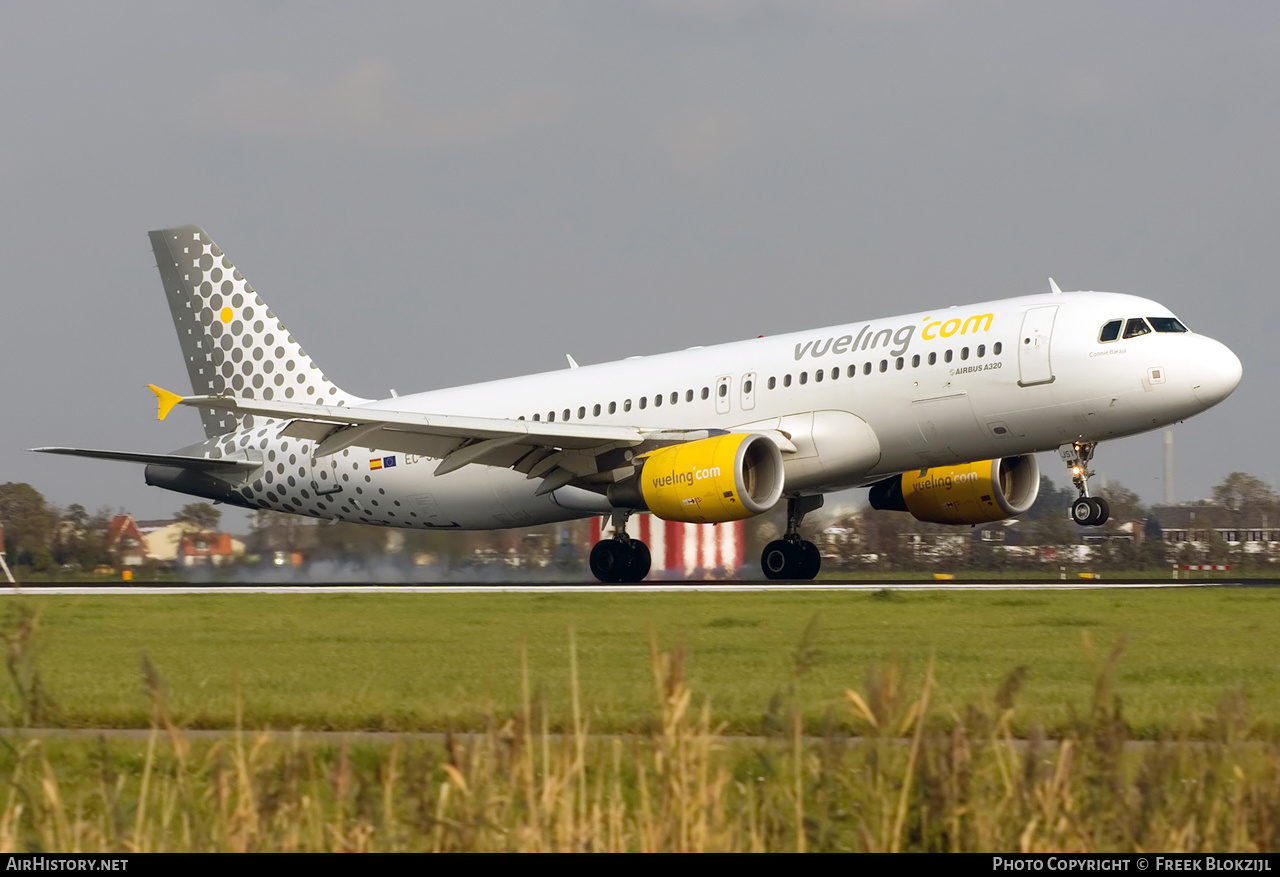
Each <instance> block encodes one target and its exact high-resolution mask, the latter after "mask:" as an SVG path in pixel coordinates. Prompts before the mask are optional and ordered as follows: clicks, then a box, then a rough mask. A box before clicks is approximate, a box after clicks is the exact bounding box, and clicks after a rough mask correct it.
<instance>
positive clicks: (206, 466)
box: [31, 448, 262, 472]
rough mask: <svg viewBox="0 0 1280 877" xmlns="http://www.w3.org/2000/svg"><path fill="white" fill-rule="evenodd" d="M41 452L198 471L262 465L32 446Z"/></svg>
mask: <svg viewBox="0 0 1280 877" xmlns="http://www.w3.org/2000/svg"><path fill="white" fill-rule="evenodd" d="M31 450H33V451H36V452H37V453H41V454H60V455H62V456H64V457H88V458H89V459H91V460H117V461H120V462H123V463H142V464H144V465H155V466H173V467H175V468H180V469H195V470H196V471H200V472H216V471H219V470H221V471H223V472H226V471H234V470H242V471H248V470H250V469H257V468H259V467H261V466H262V461H261V460H258V461H256V462H255V461H252V460H245V459H243V458H242V459H226V458H223V459H214V458H212V457H192V456H188V455H186V454H148V453H142V452H137V451H100V450H96V449H94V448H32V449H31Z"/></svg>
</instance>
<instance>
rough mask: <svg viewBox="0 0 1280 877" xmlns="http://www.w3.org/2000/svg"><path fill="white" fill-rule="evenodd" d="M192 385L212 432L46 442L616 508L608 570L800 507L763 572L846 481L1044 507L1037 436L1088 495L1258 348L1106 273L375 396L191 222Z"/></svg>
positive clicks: (180, 470)
mask: <svg viewBox="0 0 1280 877" xmlns="http://www.w3.org/2000/svg"><path fill="white" fill-rule="evenodd" d="M150 239H151V246H152V249H153V251H154V253H155V257H156V265H157V268H158V269H159V273H160V278H161V281H162V284H163V287H164V293H165V297H166V299H167V300H168V302H169V308H170V310H171V312H172V315H173V321H174V326H175V328H176V329H177V332H178V340H179V342H180V346H181V349H182V355H183V358H184V359H185V361H186V366H187V373H188V376H189V377H190V380H191V386H192V392H193V395H190V396H181V395H178V394H176V393H173V392H170V391H168V390H165V389H163V388H161V387H158V386H155V385H151V387H150V388H151V390H152V392H154V393H155V395H156V397H157V400H158V416H159V419H160V420H164V419H165V417H166V416H167V415H168V414H169V412H170V411H171V410H172V409H173V408H174V407H176V406H178V405H184V406H189V407H192V408H195V409H197V410H198V411H199V413H200V418H201V421H202V423H203V426H204V432H205V437H204V440H203V441H199V442H196V443H194V444H190V445H187V446H185V447H182V448H179V449H178V450H176V451H174V452H172V453H168V454H159V453H143V452H128V451H110V450H95V449H90V448H69V447H43V448H33V449H32V450H35V451H38V452H42V453H49V454H63V455H70V456H77V457H88V458H92V459H104V460H117V461H125V462H132V463H141V464H144V465H145V466H146V469H145V479H146V483H147V484H149V485H153V486H156V487H162V488H165V489H168V490H173V491H177V492H179V493H184V494H189V495H191V496H197V497H201V498H204V499H209V500H213V501H214V502H221V503H227V504H230V505H236V506H243V507H245V508H249V509H273V510H276V511H281V512H289V513H293V514H297V515H306V516H310V517H315V518H322V519H327V520H334V521H354V522H360V523H365V524H375V525H382V526H387V527H410V528H423V529H446V530H448V529H456V530H483V529H499V528H508V527H519V526H529V525H536V524H545V523H551V522H557V521H565V520H571V519H576V518H586V517H594V516H603V517H606V518H608V519H609V520H610V521H611V522H612V524H613V529H614V533H613V536H612V538H607V539H604V540H602V541H600V542H599V543H598V544H597V545H596V546H595V547H594V548H593V550H592V552H591V556H590V568H591V572H592V574H593V575H594V576H595V577H596V578H597V579H599V580H600V581H602V582H608V583H621V582H639V581H641V580H642V579H644V577H645V576H646V575H647V574H648V572H649V568H650V565H651V558H650V554H649V549H648V547H647V546H646V545H645V544H644V543H643V542H642V541H640V540H638V539H634V538H631V537H630V536H629V535H628V534H627V529H626V523H627V520H628V518H629V517H630V516H631V515H633V514H636V513H638V512H646V511H647V512H650V513H652V514H654V515H656V516H657V517H659V518H662V519H664V520H671V521H683V522H690V523H700V524H708V525H714V524H717V523H723V522H728V521H735V520H740V519H745V518H750V517H753V516H755V515H760V514H763V513H765V512H767V511H769V510H770V509H772V508H774V507H775V506H776V505H778V504H779V503H782V502H784V501H785V504H786V511H787V524H786V531H785V533H784V534H783V535H782V536H781V538H779V539H776V540H774V541H772V542H770V543H769V544H768V545H767V546H766V547H765V548H764V551H763V552H762V555H761V559H760V566H761V569H762V571H763V573H764V575H765V577H766V578H769V579H776V580H806V579H812V578H814V577H815V576H816V575H817V574H818V571H819V567H820V565H821V557H820V555H819V553H818V550H817V548H816V547H815V546H814V545H813V543H812V542H809V541H807V540H805V539H803V538H801V536H800V526H801V523H802V521H803V520H804V517H805V516H806V515H807V514H809V513H811V512H813V511H814V510H816V509H818V508H820V507H821V506H822V503H823V496H824V494H826V493H830V492H832V491H838V490H846V489H849V488H856V487H867V488H869V489H870V492H869V500H870V504H871V506H872V507H873V508H875V509H878V510H883V511H887V512H888V511H897V512H907V513H910V514H911V515H913V516H915V517H916V518H918V519H920V520H922V521H932V522H937V523H945V524H957V525H963V524H977V523H984V522H988V521H996V520H1002V519H1005V518H1011V517H1015V516H1017V515H1020V514H1023V513H1025V512H1026V511H1027V510H1028V509H1030V508H1031V506H1032V504H1033V503H1034V502H1035V500H1036V496H1037V493H1038V491H1039V486H1040V470H1039V465H1038V463H1037V461H1036V457H1035V456H1034V455H1035V454H1036V453H1038V452H1044V451H1053V450H1055V449H1056V450H1057V451H1058V454H1059V456H1060V457H1061V459H1062V461H1063V462H1064V463H1065V464H1066V466H1067V467H1068V470H1069V473H1070V477H1071V480H1072V482H1073V484H1074V485H1075V487H1076V489H1077V491H1078V493H1079V497H1078V498H1077V499H1076V500H1075V501H1074V502H1073V503H1072V505H1071V508H1070V516H1071V519H1072V520H1073V521H1075V522H1076V523H1077V524H1081V525H1100V524H1103V523H1105V522H1106V521H1107V519H1108V517H1109V514H1110V511H1109V508H1108V506H1107V502H1106V500H1105V499H1104V498H1102V497H1098V496H1093V495H1092V494H1091V493H1090V491H1089V477H1090V475H1091V474H1093V473H1092V472H1091V471H1090V469H1089V463H1090V460H1091V459H1092V457H1093V455H1094V452H1095V450H1096V448H1097V445H1098V443H1099V442H1102V441H1105V440H1109V439H1115V438H1120V437H1123V436H1129V435H1135V434H1137V433H1142V432H1146V431H1148V430H1153V429H1158V428H1160V427H1163V426H1167V425H1169V424H1171V423H1175V422H1177V421H1181V420H1184V419H1186V418H1188V417H1191V416H1192V415H1195V414H1198V413H1200V412H1201V411H1204V410H1206V409H1208V408H1210V407H1212V406H1214V405H1216V404H1217V403H1219V402H1221V401H1222V400H1223V399H1225V398H1226V397H1227V396H1229V395H1230V394H1231V393H1232V392H1233V391H1234V390H1235V388H1236V386H1237V385H1238V384H1239V383H1240V379H1241V376H1242V373H1243V369H1242V366H1241V363H1240V360H1239V359H1238V358H1237V357H1236V355H1235V354H1234V353H1232V352H1231V350H1230V349H1228V348H1227V347H1226V346H1225V345H1223V344H1222V343H1220V342H1218V341H1215V340H1213V339H1211V338H1208V337H1205V336H1203V335H1199V334H1197V333H1195V332H1192V331H1190V330H1189V329H1188V328H1187V327H1186V325H1185V324H1183V323H1182V322H1181V321H1180V320H1179V319H1178V318H1177V317H1175V316H1174V315H1173V314H1172V313H1171V312H1170V311H1169V309H1168V308H1166V307H1164V306H1163V305H1161V304H1159V303H1158V302H1155V301H1151V300H1149V299H1146V298H1139V297H1136V296H1131V295H1124V294H1118V293H1110V292H1063V291H1061V290H1060V289H1059V288H1058V286H1057V284H1056V283H1054V282H1053V280H1052V279H1050V281H1049V285H1050V292H1048V293H1044V294H1040V295H1029V296H1022V297H1015V298H1006V299H1003V300H1000V301H990V302H981V303H978V304H972V305H964V306H959V307H956V306H952V307H939V308H935V309H932V310H927V311H921V312H919V313H914V314H905V315H902V316H893V317H885V318H878V319H870V320H862V321H857V322H851V323H846V324H843V325H838V326H830V327H827V328H822V329H815V330H812V331H806V332H796V333H791V334H786V335H778V336H772V337H764V336H761V337H759V338H752V339H748V340H743V341H735V342H731V343H727V344H718V345H715V346H709V347H695V348H691V349H688V350H684V351H679V352H674V353H665V354H660V355H653V356H638V357H630V358H628V359H624V360H621V361H618V362H606V363H601V364H598V365H585V366H582V367H578V364H577V363H576V362H575V361H574V360H573V358H572V357H571V356H570V357H568V366H569V367H567V368H565V369H562V370H559V371H554V372H545V373H541V374H531V375H524V376H520V377H513V378H507V379H505V380H497V381H488V382H485V383H479V384H471V385H467V386H461V387H452V388H448V389H440V390H432V391H428V392H423V393H416V394H413V395H396V394H394V392H393V394H392V396H391V397H390V398H386V399H365V398H361V397H359V396H355V395H352V394H351V393H348V392H346V391H344V390H342V389H340V388H339V387H338V386H337V385H336V384H334V383H333V382H332V381H331V380H330V379H329V378H328V377H327V376H326V375H325V374H324V372H323V371H321V370H320V368H319V366H317V365H316V364H315V362H314V361H313V360H312V359H311V358H310V357H308V356H307V354H306V353H305V351H304V350H303V348H302V347H301V346H300V345H299V343H298V341H297V340H295V338H294V337H293V336H292V335H291V334H290V333H289V331H288V330H287V329H286V328H285V326H284V323H283V322H281V320H280V318H279V317H277V316H276V314H275V313H274V312H273V311H272V310H271V309H270V308H269V307H268V306H267V304H266V302H265V301H263V299H262V297H261V296H259V295H258V293H257V292H256V291H255V290H254V289H253V288H252V287H251V286H250V285H249V283H248V282H247V281H246V280H245V279H244V277H243V275H241V273H240V272H239V271H238V270H237V269H236V267H235V265H234V264H232V262H231V260H230V258H229V257H228V256H226V255H225V254H224V253H223V252H222V250H221V249H220V248H219V247H218V246H217V245H216V244H215V243H214V242H213V240H211V239H210V238H209V236H208V235H207V234H206V233H205V232H204V230H203V229H201V228H199V227H197V226H183V227H178V228H168V229H163V230H160V231H153V232H151V233H150Z"/></svg>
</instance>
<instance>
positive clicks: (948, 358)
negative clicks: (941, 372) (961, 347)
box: [942, 350, 951, 362]
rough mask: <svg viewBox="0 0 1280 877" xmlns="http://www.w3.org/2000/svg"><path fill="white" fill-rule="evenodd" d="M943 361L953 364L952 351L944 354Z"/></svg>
mask: <svg viewBox="0 0 1280 877" xmlns="http://www.w3.org/2000/svg"><path fill="white" fill-rule="evenodd" d="M942 359H943V361H945V362H951V351H950V350H948V351H947V352H945V353H943V354H942Z"/></svg>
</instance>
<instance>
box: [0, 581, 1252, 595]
mask: <svg viewBox="0 0 1280 877" xmlns="http://www.w3.org/2000/svg"><path fill="white" fill-rule="evenodd" d="M1275 584H1276V583H1275V582H1272V581H1258V580H1255V581H1252V582H1251V581H1249V580H1235V581H1209V580H1198V581H1144V582H1133V581H1128V582H1105V581H1098V580H1087V581H1080V580H1077V581H1058V582H1053V581H1050V582H847V581H846V582H842V581H823V582H652V583H645V584H638V585H602V584H597V583H594V582H590V583H588V582H568V583H566V582H547V583H545V584H501V583H473V584H448V585H444V584H403V585H396V584H367V585H361V584H310V585H290V584H280V583H267V584H259V585H254V584H227V585H222V584H203V585H77V584H57V583H49V584H31V585H23V586H22V587H19V588H14V587H7V588H0V596H9V597H12V596H20V595H26V596H49V597H101V596H156V597H171V596H184V595H205V596H209V595H214V594H216V595H220V596H233V595H249V594H296V595H308V594H743V593H806V594H807V593H815V592H817V593H838V592H849V593H866V592H871V591H886V590H888V591H904V592H912V591H1101V590H1134V589H1143V588H1146V589H1156V588H1159V589H1168V588H1248V587H1275Z"/></svg>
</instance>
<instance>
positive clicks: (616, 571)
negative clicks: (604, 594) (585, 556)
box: [590, 539, 629, 585]
mask: <svg viewBox="0 0 1280 877" xmlns="http://www.w3.org/2000/svg"><path fill="white" fill-rule="evenodd" d="M628 559H629V558H628V557H627V552H626V546H625V545H623V544H622V542H620V541H618V540H617V539H604V540H602V541H600V542H597V543H596V544H595V546H594V547H593V548H592V549H591V559H590V566H591V574H592V575H593V576H595V577H596V579H597V580H598V581H601V582H604V583H605V584H607V585H612V584H617V583H618V582H621V581H622V580H623V578H622V577H623V576H624V575H625V574H626V573H627V567H628V566H629V564H628V563H627V561H628Z"/></svg>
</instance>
